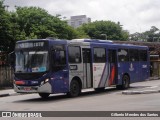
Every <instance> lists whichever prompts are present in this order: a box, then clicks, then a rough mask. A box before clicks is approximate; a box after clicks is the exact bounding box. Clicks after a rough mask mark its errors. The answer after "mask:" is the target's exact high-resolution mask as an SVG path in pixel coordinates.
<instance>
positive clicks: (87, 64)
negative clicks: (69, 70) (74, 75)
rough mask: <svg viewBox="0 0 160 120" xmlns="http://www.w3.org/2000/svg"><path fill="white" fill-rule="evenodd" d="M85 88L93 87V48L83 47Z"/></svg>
mask: <svg viewBox="0 0 160 120" xmlns="http://www.w3.org/2000/svg"><path fill="white" fill-rule="evenodd" d="M82 52H83V88H91V87H93V82H92V63H91V50H90V49H89V48H83V49H82Z"/></svg>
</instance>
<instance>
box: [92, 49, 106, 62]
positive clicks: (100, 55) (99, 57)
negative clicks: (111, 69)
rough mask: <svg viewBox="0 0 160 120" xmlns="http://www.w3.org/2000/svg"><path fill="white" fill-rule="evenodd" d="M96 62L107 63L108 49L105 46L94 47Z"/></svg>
mask: <svg viewBox="0 0 160 120" xmlns="http://www.w3.org/2000/svg"><path fill="white" fill-rule="evenodd" d="M94 62H95V63H105V62H106V49H105V48H94Z"/></svg>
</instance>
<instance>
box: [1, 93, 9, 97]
mask: <svg viewBox="0 0 160 120" xmlns="http://www.w3.org/2000/svg"><path fill="white" fill-rule="evenodd" d="M7 96H10V94H8V93H7V94H0V97H7Z"/></svg>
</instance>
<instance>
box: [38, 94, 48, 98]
mask: <svg viewBox="0 0 160 120" xmlns="http://www.w3.org/2000/svg"><path fill="white" fill-rule="evenodd" d="M49 95H50V94H49V93H39V96H40V97H41V98H43V99H47V98H48V96H49Z"/></svg>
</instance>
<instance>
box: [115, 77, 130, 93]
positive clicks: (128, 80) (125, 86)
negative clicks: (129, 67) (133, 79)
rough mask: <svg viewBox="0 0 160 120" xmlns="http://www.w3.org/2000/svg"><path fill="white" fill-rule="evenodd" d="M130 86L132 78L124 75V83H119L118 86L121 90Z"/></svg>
mask: <svg viewBox="0 0 160 120" xmlns="http://www.w3.org/2000/svg"><path fill="white" fill-rule="evenodd" d="M129 87H130V78H129V76H128V75H124V76H123V78H122V85H117V86H116V88H117V89H120V90H124V89H128V88H129Z"/></svg>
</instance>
